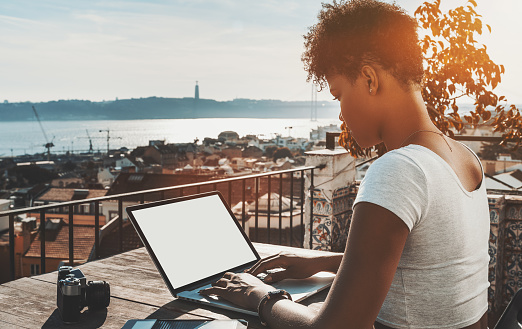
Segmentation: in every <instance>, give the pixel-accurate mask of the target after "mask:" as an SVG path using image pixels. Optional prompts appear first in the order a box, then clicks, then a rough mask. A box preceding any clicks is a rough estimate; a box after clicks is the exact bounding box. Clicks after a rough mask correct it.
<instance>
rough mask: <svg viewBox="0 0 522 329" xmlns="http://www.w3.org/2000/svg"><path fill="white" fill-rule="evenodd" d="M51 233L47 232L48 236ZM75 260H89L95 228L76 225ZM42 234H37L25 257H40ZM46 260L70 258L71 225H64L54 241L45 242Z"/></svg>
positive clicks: (74, 229)
mask: <svg viewBox="0 0 522 329" xmlns="http://www.w3.org/2000/svg"><path fill="white" fill-rule="evenodd" d="M50 233H51V232H48V231H46V234H50ZM73 234H74V240H73V242H74V259H88V258H89V255H90V254H91V250H92V248H93V247H94V226H86V225H85V226H84V225H74V228H73ZM40 250H41V249H40V234H37V235H36V237H35V239H34V240H33V242H32V243H31V246H30V247H29V250H28V251H27V253H26V254H25V255H24V256H25V257H40V252H41V251H40ZM45 256H46V258H58V259H68V258H69V225H67V224H63V225H62V227H61V228H60V230H59V232H58V234H57V236H56V239H54V241H45Z"/></svg>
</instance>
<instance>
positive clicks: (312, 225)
mask: <svg viewBox="0 0 522 329" xmlns="http://www.w3.org/2000/svg"><path fill="white" fill-rule="evenodd" d="M309 193H310V249H312V241H313V239H312V237H313V234H312V233H313V229H314V170H313V169H311V170H310V191H309Z"/></svg>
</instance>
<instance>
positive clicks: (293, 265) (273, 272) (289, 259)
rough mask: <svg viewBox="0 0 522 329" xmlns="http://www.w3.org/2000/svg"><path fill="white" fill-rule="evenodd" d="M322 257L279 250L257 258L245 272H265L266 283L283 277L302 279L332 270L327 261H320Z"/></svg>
mask: <svg viewBox="0 0 522 329" xmlns="http://www.w3.org/2000/svg"><path fill="white" fill-rule="evenodd" d="M323 258H324V257H321V256H298V255H295V254H293V253H289V252H280V253H278V254H276V255H272V256H269V257H266V258H263V259H261V260H259V261H258V262H257V263H256V264H255V265H254V266H252V268H250V269H248V270H247V271H246V272H247V273H250V274H252V275H258V274H260V273H267V275H266V277H265V278H264V279H263V281H264V282H266V283H272V282H277V281H281V280H284V279H304V278H308V277H310V276H312V275H314V274H316V273H318V272H321V271H332V270H331V268H330V266H328V264H327V262H325V261H322V260H323ZM324 260H326V259H324ZM339 262H340V260H339ZM337 266H338V264H337Z"/></svg>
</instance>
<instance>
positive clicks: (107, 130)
mask: <svg viewBox="0 0 522 329" xmlns="http://www.w3.org/2000/svg"><path fill="white" fill-rule="evenodd" d="M100 132H106V133H107V156H109V151H110V148H109V141H110V140H111V138H119V139H121V137H111V134H110V133H111V131H110V129H100Z"/></svg>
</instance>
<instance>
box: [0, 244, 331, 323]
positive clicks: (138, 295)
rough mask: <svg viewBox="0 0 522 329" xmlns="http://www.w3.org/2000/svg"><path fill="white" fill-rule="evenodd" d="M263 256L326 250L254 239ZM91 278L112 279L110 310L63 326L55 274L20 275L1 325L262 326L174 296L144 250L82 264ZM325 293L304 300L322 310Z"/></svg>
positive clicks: (2, 288) (4, 302) (1, 312)
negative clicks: (220, 322)
mask: <svg viewBox="0 0 522 329" xmlns="http://www.w3.org/2000/svg"><path fill="white" fill-rule="evenodd" d="M254 245H255V248H256V250H257V251H258V253H259V254H260V256H261V257H266V256H269V255H271V254H275V253H277V252H279V251H282V250H288V251H292V252H294V253H296V254H310V253H314V254H315V253H323V252H322V251H315V250H308V249H301V248H291V247H283V246H278V245H269V244H260V243H254ZM79 268H81V270H82V271H83V273H84V274H85V276H86V277H87V280H105V281H108V282H109V284H110V288H111V301H110V305H109V307H108V308H107V310H104V311H97V312H94V313H92V314H89V312H88V311H87V309H84V311H83V313H82V314H81V316H80V321H79V322H78V323H76V324H73V325H70V324H64V323H63V322H62V320H61V318H60V314H59V311H58V308H57V307H56V280H57V272H56V271H55V272H52V273H47V274H42V275H38V276H33V277H30V278H22V279H18V280H15V281H11V282H7V283H4V284H2V285H0V327H1V328H40V327H41V328H99V327H103V328H121V327H123V325H124V324H125V322H127V320H130V319H194V320H206V319H245V320H247V321H248V322H249V326H248V328H264V327H263V326H262V325H261V323H260V322H259V319H258V318H257V317H253V316H248V315H244V314H240V313H236V312H231V311H226V310H221V309H218V308H213V307H210V306H202V305H199V304H196V303H191V302H188V301H182V300H178V299H175V298H174V297H172V295H171V294H170V292H169V291H168V289H167V287H166V286H165V284H164V283H163V280H162V279H161V276H160V275H159V273H158V271H157V270H156V268H155V266H154V264H153V263H152V261H151V259H150V258H149V255H148V253H147V251H146V250H145V248H140V249H136V250H132V251H128V252H125V253H122V254H119V255H116V256H112V257H109V258H105V259H101V260H97V261H93V262H89V263H86V264H84V265H81V266H79ZM326 295H327V291H323V292H321V293H319V294H317V295H315V296H313V297H311V298H308V299H306V300H305V301H304V302H303V304H306V305H309V306H311V307H314V308H316V307H317V308H319V307H320V305H321V304H322V302H323V301H324V299H325V298H326Z"/></svg>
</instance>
